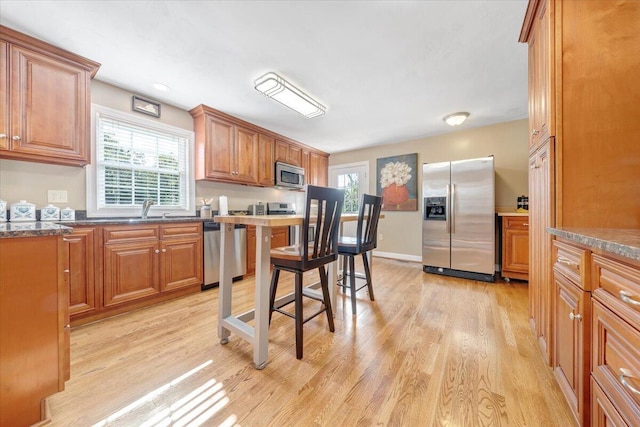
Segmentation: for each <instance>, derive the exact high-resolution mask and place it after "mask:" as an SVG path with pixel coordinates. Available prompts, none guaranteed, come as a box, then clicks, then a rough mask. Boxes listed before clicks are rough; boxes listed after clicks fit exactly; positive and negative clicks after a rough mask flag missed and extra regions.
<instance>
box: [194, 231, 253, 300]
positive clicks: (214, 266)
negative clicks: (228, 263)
mask: <svg viewBox="0 0 640 427" xmlns="http://www.w3.org/2000/svg"><path fill="white" fill-rule="evenodd" d="M203 229H204V283H203V284H202V290H205V289H209V288H212V287H214V286H218V283H219V282H220V224H219V223H217V222H213V221H205V222H204V223H203ZM233 238H234V243H235V248H236V250H235V256H234V260H233V261H234V262H233V268H232V270H231V277H233V278H234V279H240V278H242V276H243V275H245V274H246V273H247V229H246V226H244V225H241V224H236V225H235V228H234V230H233Z"/></svg>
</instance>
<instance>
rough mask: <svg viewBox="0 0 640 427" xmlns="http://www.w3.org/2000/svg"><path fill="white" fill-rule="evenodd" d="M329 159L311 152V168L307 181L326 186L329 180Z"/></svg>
mask: <svg viewBox="0 0 640 427" xmlns="http://www.w3.org/2000/svg"><path fill="white" fill-rule="evenodd" d="M328 163H329V161H328V159H327V157H326V156H323V155H321V154H318V153H313V152H311V153H310V154H309V168H308V179H307V182H308V183H309V184H311V185H318V186H321V187H326V186H327V184H328V182H327V180H328V167H329V166H328Z"/></svg>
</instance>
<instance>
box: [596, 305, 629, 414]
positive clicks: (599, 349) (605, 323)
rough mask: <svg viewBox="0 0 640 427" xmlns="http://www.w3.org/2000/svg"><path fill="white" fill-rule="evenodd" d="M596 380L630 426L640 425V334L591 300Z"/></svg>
mask: <svg viewBox="0 0 640 427" xmlns="http://www.w3.org/2000/svg"><path fill="white" fill-rule="evenodd" d="M592 304H593V307H592V316H593V323H592V327H593V329H592V333H593V336H592V340H593V346H592V349H593V354H592V358H591V371H592V375H593V378H594V379H595V380H596V381H597V383H598V385H600V387H601V388H602V390H603V391H604V392H605V394H606V395H607V397H608V398H609V400H610V401H611V403H612V404H613V406H614V407H615V408H616V410H617V411H618V412H619V413H620V415H621V416H622V418H623V419H624V420H625V422H626V423H627V424H628V425H631V426H640V331H638V330H636V329H633V328H631V327H630V326H629V325H628V324H627V323H625V322H624V321H623V320H622V319H621V318H620V317H618V316H616V315H615V314H614V313H612V312H611V311H610V310H609V309H608V308H606V307H605V306H604V305H602V304H601V303H600V302H598V301H597V300H595V299H592Z"/></svg>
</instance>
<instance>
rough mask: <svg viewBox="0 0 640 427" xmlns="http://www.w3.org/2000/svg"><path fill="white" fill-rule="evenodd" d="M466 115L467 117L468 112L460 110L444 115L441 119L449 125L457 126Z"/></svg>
mask: <svg viewBox="0 0 640 427" xmlns="http://www.w3.org/2000/svg"><path fill="white" fill-rule="evenodd" d="M467 117H469V113H466V112H460V113H453V114H449V115H448V116H447V117H445V118H444V119H442V120H444V121H445V123H447V124H448V125H449V126H459V125H461V124H462V122H464V121H465V120H467Z"/></svg>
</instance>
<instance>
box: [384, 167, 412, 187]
mask: <svg viewBox="0 0 640 427" xmlns="http://www.w3.org/2000/svg"><path fill="white" fill-rule="evenodd" d="M410 179H411V167H410V166H409V165H408V164H406V163H404V162H389V163H387V164H386V165H384V167H383V168H382V170H381V171H380V185H381V186H382V188H386V187H389V186H390V185H391V184H395V185H396V187H400V186H402V185H405V184H406V183H407V182H409V180H410Z"/></svg>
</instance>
